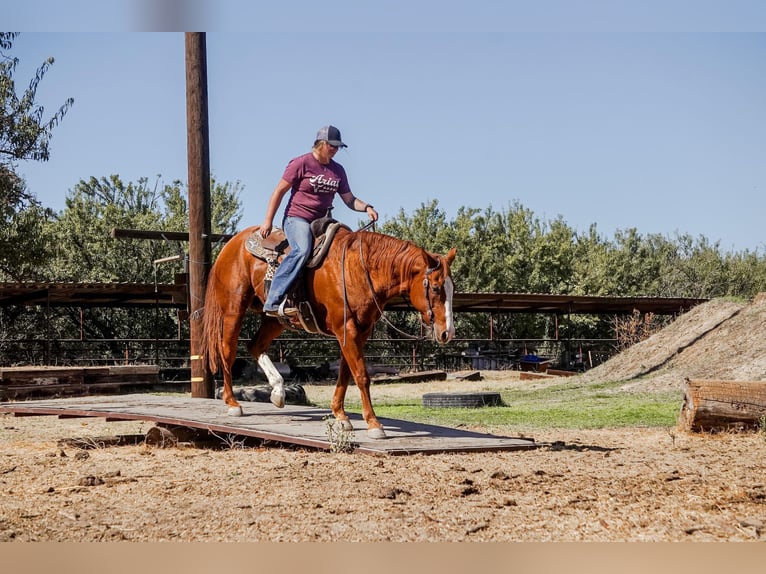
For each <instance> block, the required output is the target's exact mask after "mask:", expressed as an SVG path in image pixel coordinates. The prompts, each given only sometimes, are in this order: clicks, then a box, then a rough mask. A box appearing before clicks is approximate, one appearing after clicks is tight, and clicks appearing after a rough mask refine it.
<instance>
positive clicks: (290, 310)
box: [277, 297, 298, 317]
mask: <svg viewBox="0 0 766 574" xmlns="http://www.w3.org/2000/svg"><path fill="white" fill-rule="evenodd" d="M285 305H287V297H285V298H284V299H283V300H282V302H281V303H280V304H279V310H278V311H277V314H278V315H279V316H280V317H293V316H295V315H297V314H298V309H296V308H295V307H286V306H285Z"/></svg>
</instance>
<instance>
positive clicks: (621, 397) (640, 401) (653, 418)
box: [322, 383, 683, 429]
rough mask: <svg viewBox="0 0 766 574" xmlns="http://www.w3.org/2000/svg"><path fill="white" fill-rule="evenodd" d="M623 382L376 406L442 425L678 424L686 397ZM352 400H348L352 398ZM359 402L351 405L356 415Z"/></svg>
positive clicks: (383, 413)
mask: <svg viewBox="0 0 766 574" xmlns="http://www.w3.org/2000/svg"><path fill="white" fill-rule="evenodd" d="M617 386H619V383H606V384H597V385H588V386H580V387H572V386H567V385H566V384H562V385H557V386H551V387H547V388H542V389H535V390H509V391H504V392H501V396H502V399H503V405H504V406H499V407H482V408H427V407H423V406H422V401H421V399H420V397H418V398H413V399H408V400H398V401H395V402H394V401H388V402H386V401H382V400H381V401H375V398H374V394H373V406H374V408H375V412H376V414H377V415H378V416H379V417H385V418H395V419H401V420H408V421H414V422H421V423H429V424H437V425H444V426H452V427H454V426H457V425H468V426H487V427H501V428H502V427H509V428H511V427H524V428H570V429H597V428H613V427H634V426H639V427H667V426H674V425H675V424H676V422H677V419H678V413H679V410H680V407H681V400H682V398H683V393H682V392H681V391H678V392H663V393H626V392H620V391H619V390H617V389H616V387H617ZM349 398H350V397H349ZM322 406H326V405H322ZM358 407H359V405H358V401H357V402H352V401H348V402H347V408H348V410H349V411H350V412H358Z"/></svg>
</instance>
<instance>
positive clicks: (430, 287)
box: [410, 247, 457, 344]
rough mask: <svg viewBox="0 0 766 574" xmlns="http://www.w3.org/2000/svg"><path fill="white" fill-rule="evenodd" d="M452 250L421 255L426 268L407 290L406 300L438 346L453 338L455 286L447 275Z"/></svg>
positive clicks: (451, 260) (453, 256) (453, 251)
mask: <svg viewBox="0 0 766 574" xmlns="http://www.w3.org/2000/svg"><path fill="white" fill-rule="evenodd" d="M456 254H457V249H455V248H454V247H453V248H452V249H450V252H449V253H448V254H447V255H445V256H442V255H434V254H432V253H427V252H426V253H425V255H426V260H427V264H426V267H425V269H424V270H423V271H422V272H421V273H419V274H418V280H419V281H418V280H416V281H414V282H413V283H412V285H411V287H410V300H411V301H412V304H413V305H414V306H415V308H416V309H417V310H418V311H420V315H421V317H422V319H423V321H424V322H425V323H426V324H427V325H428V326H429V327H431V329H432V332H433V336H434V339H435V340H436V342H437V343H439V344H445V343H449V342H450V341H451V340H452V337H454V336H455V322H454V316H453V312H452V294H453V293H454V291H455V286H454V284H453V283H452V277H451V275H450V265H451V264H452V262H453V261H454V260H455V255H456Z"/></svg>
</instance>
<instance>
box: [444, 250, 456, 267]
mask: <svg viewBox="0 0 766 574" xmlns="http://www.w3.org/2000/svg"><path fill="white" fill-rule="evenodd" d="M455 255H457V248H456V247H453V248H452V249H450V250H449V253H447V256H446V259H447V265H452V262H453V261H454V260H455Z"/></svg>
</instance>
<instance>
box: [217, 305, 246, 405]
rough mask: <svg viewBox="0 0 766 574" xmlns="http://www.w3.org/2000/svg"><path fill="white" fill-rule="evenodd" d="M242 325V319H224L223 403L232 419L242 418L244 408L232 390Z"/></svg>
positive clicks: (229, 316) (222, 358) (222, 354)
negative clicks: (233, 370)
mask: <svg viewBox="0 0 766 574" xmlns="http://www.w3.org/2000/svg"><path fill="white" fill-rule="evenodd" d="M241 325H242V319H241V317H239V316H237V315H228V316H226V317H224V319H223V333H224V337H223V341H222V349H221V363H222V364H221V370H222V371H223V401H224V402H225V403H226V406H227V407H228V414H229V416H232V417H241V416H242V406H241V405H240V404H239V403H238V402H237V399H235V398H234V392H233V390H232V376H231V367H232V365H233V364H234V360H235V359H236V358H237V341H238V339H239V331H240V327H241Z"/></svg>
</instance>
